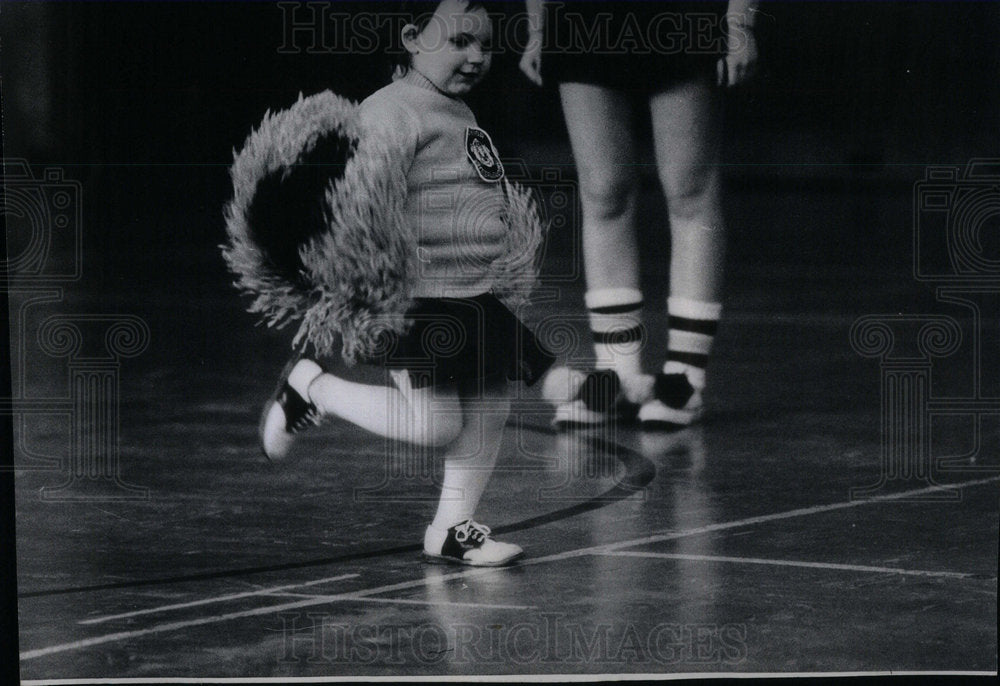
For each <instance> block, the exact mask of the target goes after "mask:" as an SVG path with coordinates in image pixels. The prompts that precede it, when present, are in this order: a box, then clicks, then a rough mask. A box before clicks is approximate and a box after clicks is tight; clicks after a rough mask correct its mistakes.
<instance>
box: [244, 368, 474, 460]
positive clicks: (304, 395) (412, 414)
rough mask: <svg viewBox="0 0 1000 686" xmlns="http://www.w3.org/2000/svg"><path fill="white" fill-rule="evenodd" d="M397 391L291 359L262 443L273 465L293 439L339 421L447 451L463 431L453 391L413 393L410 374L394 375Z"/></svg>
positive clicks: (267, 411) (270, 409) (268, 408)
mask: <svg viewBox="0 0 1000 686" xmlns="http://www.w3.org/2000/svg"><path fill="white" fill-rule="evenodd" d="M392 376H393V380H394V381H395V383H396V387H395V388H394V387H392V386H375V385H370V384H361V383H356V382H353V381H348V380H346V379H342V378H340V377H338V376H334V375H333V374H329V373H327V372H325V371H323V368H322V367H320V366H319V364H317V363H316V362H314V361H313V360H310V359H308V358H302V359H299V360H293V361H292V362H291V363H289V365H288V366H287V367H286V368H285V371H284V372H283V374H282V378H281V381H280V382H279V384H278V390H277V391H276V393H275V395H274V396H273V397H272V398H271V400H270V401H269V402H268V404H267V405H265V407H264V414H263V417H262V419H261V426H260V438H261V447H262V449H263V451H264V454H265V455H267V457H268V458H269V459H271V460H280V459H282V458H284V457H285V456H286V455H287V454H288V451H289V450H290V449H291V446H292V443H293V442H294V440H295V434H297V433H298V432H300V431H302V430H303V429H305V428H307V427H308V426H310V425H313V424H317V423H319V421H320V420H321V418H323V417H325V416H331V415H332V416H336V417H340V418H341V419H345V420H347V421H349V422H351V423H352V424H356V425H357V426H360V427H361V428H363V429H366V430H368V431H371V432H372V433H375V434H378V435H380V436H386V437H388V438H391V439H394V440H399V441H405V442H407V443H415V444H418V445H427V446H444V445H447V444H449V443H451V442H452V441H454V440H455V439H456V437H457V436H458V435H459V432H460V431H461V429H462V414H461V408H460V406H459V403H458V391H457V389H456V388H455V387H454V386H451V387H447V386H445V387H440V386H439V387H436V388H433V387H432V388H419V389H417V388H413V387H412V386H411V385H410V380H409V375H408V374H407V372H406V371H403V370H400V371H394V372H392Z"/></svg>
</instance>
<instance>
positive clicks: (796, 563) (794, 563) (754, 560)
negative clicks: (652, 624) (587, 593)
mask: <svg viewBox="0 0 1000 686" xmlns="http://www.w3.org/2000/svg"><path fill="white" fill-rule="evenodd" d="M596 554H597V555H604V556H608V557H649V558H658V559H661V560H692V561H695V562H733V563H736V564H751V565H775V566H778V567H807V568H810V569H831V570H841V571H848V572H872V573H876V574H904V575H907V576H929V577H945V578H951V579H972V578H981V577H980V576H979V575H977V574H968V573H966V572H947V571H929V570H924V569H902V568H900V567H871V566H868V565H845V564H838V563H836V562H804V561H801V560H775V559H768V558H763V557H727V556H724V555H687V554H683V553H651V552H646V551H644V550H617V551H609V552H601V553H596Z"/></svg>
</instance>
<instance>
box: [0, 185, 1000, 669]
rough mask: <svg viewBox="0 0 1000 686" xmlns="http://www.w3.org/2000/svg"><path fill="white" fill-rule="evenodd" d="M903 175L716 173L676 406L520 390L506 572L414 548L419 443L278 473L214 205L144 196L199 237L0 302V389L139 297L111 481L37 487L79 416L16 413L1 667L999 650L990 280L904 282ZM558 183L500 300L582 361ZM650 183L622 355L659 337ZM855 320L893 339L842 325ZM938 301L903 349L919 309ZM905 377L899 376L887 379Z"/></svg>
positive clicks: (62, 362) (49, 380)
mask: <svg viewBox="0 0 1000 686" xmlns="http://www.w3.org/2000/svg"><path fill="white" fill-rule="evenodd" d="M910 172H912V174H911V173H910ZM109 173H111V174H114V173H131V172H129V171H128V170H119V171H118V172H115V171H113V170H112V171H111V172H109ZM162 173H163V174H164V175H165V176H166V177H168V178H165V179H164V183H166V184H167V187H169V184H170V182H171V178H169V177H170V175H171V174H176V175H177V177H178V178H177V179H173V180H174V181H178V182H179V177H180V176H181V175H182V174H183V173H184V172H183V170H174V171H171V170H164V171H162ZM899 176H901V177H902V178H903V180H902V181H900V182H895V181H884V180H882V181H878V182H874V181H869V180H865V179H863V178H834V177H831V178H827V179H822V178H821V179H818V180H814V181H811V182H796V181H793V180H790V179H784V180H783V179H779V178H773V179H767V178H763V177H762V178H757V179H756V180H754V179H750V180H745V179H744V180H743V181H739V182H731V183H730V191H729V194H728V196H727V210H728V212H729V215H730V217H731V220H730V230H731V234H732V241H731V248H730V251H729V256H728V286H727V296H726V300H725V309H724V318H723V320H722V322H721V325H720V329H719V334H718V337H717V339H716V345H715V349H714V353H713V357H712V361H711V365H710V368H709V389H708V392H707V403H708V407H709V408H710V413H709V415H708V417H707V419H706V421H705V422H704V423H703V424H701V425H699V426H697V427H694V428H690V429H687V430H684V431H679V432H674V433H666V432H641V431H639V430H637V429H636V428H635V427H634V426H631V425H628V424H626V423H617V424H613V425H610V426H607V427H604V428H601V429H591V430H581V431H569V432H559V431H556V430H554V429H553V428H552V427H551V426H550V420H551V412H550V411H549V410H548V409H547V408H546V406H545V405H544V403H542V402H541V399H540V397H539V390H538V389H537V388H529V389H521V390H519V394H520V395H519V396H518V398H517V400H516V401H515V403H514V411H513V413H512V416H511V419H510V422H509V424H508V429H507V434H506V437H505V442H504V446H503V450H502V453H501V456H500V460H499V464H498V467H497V470H496V472H495V473H494V475H493V477H492V480H491V482H490V485H489V487H488V489H487V492H486V495H485V497H484V500H483V502H482V504H481V505H480V509H479V512H478V519H479V520H480V521H482V522H483V523H486V524H488V525H490V526H491V527H493V529H494V532H495V533H496V534H497V535H498V537H499V538H500V539H501V540H510V541H513V542H516V543H518V544H520V545H521V546H522V547H523V548H524V549H525V551H526V557H525V558H524V559H523V560H522V561H521V562H520V563H518V564H516V565H515V566H513V567H510V568H504V569H487V570H483V569H470V568H461V567H442V566H436V565H430V564H427V563H424V562H423V561H421V559H420V555H419V550H420V547H421V546H420V543H421V540H422V535H423V530H424V527H425V526H426V525H427V523H428V521H429V520H430V518H431V516H432V514H433V509H434V505H435V500H436V497H437V489H438V486H437V480H438V479H439V478H440V464H439V463H438V461H437V460H436V459H435V457H434V455H433V454H424V453H421V452H420V451H417V450H412V449H405V448H401V447H400V446H392V445H389V444H387V443H386V442H385V441H383V440H381V439H374V438H373V437H372V436H370V435H368V434H366V433H364V432H363V431H361V430H359V429H356V428H355V427H352V426H350V425H347V424H345V423H343V422H338V421H330V422H328V423H326V424H325V425H324V426H323V427H321V428H319V429H316V430H313V431H311V432H310V433H308V434H306V435H304V436H303V438H302V439H301V441H300V443H298V444H297V445H296V447H295V451H294V459H292V460H290V461H288V462H287V463H283V464H280V465H272V464H270V463H268V462H266V460H265V459H264V458H263V457H262V456H261V455H260V452H259V449H258V447H257V419H258V412H259V410H260V407H261V404H262V402H263V401H264V399H265V398H266V397H267V396H268V395H269V394H270V392H271V390H272V387H273V384H274V382H275V379H276V375H277V374H278V372H279V370H280V369H281V368H282V366H283V365H284V363H285V361H286V359H287V356H288V354H289V340H290V334H289V333H288V332H275V331H270V330H267V329H265V328H262V327H255V326H254V320H253V318H252V317H251V316H250V315H248V314H246V313H245V312H244V311H243V309H242V305H243V304H245V303H243V302H241V301H240V300H239V298H238V297H237V296H236V294H235V292H234V291H233V289H232V288H231V287H230V286H229V281H230V279H229V277H228V276H227V275H226V273H225V272H224V269H223V266H222V262H221V258H220V257H219V254H218V251H217V250H216V249H214V247H213V245H214V243H217V242H221V219H220V213H219V208H216V207H212V208H207V209H206V208H190V209H188V210H183V211H180V212H178V213H177V214H174V215H166V216H162V217H159V218H158V219H157V220H156V221H158V222H161V223H162V226H163V230H162V232H163V233H164V234H166V233H167V232H168V231H169V228H170V227H171V226H172V225H173V224H174V223H176V222H189V223H190V222H194V223H197V224H200V225H203V226H204V234H205V235H207V236H210V237H211V239H210V240H209V241H205V242H203V244H199V245H172V244H170V243H169V240H167V239H160V242H159V243H157V244H156V245H154V246H153V248H152V249H150V250H148V251H147V250H143V249H142V248H141V246H138V245H135V244H130V243H129V242H128V239H123V240H124V241H125V242H124V243H121V244H104V245H101V244H98V245H94V244H91V245H87V246H85V248H86V252H85V256H84V261H83V267H84V271H85V278H83V279H82V280H81V281H79V282H78V283H73V284H69V285H67V286H65V290H64V292H62V293H61V295H59V296H58V297H56V298H54V299H52V300H50V301H49V302H44V301H36V302H34V303H33V304H31V303H29V302H28V300H29V299H30V297H35V296H32V295H31V294H30V293H27V291H25V292H24V293H20V294H19V292H18V291H16V290H15V291H14V292H13V293H12V299H11V302H12V322H13V321H14V317H15V316H16V317H18V320H17V321H18V322H19V324H18V325H19V326H21V325H22V324H23V327H24V328H23V329H18V330H17V331H15V333H17V332H18V331H20V332H21V333H20V334H18V335H21V338H20V339H19V340H18V341H15V343H16V345H15V347H14V354H15V359H17V360H21V361H22V365H21V366H20V369H21V370H22V371H23V372H24V373H25V374H26V376H25V377H24V389H25V396H26V397H28V396H30V397H35V398H45V397H69V395H68V394H69V393H70V390H67V388H68V387H67V374H68V373H70V372H72V371H73V370H72V369H70V367H71V366H72V364H73V362H72V360H69V361H67V359H66V358H65V357H63V358H57V357H53V356H52V355H51V354H49V353H51V352H52V350H51V347H52V346H49V353H46V352H45V351H43V350H42V349H41V348H40V346H39V342H38V337H37V336H35V334H34V333H32V332H34V331H36V330H38V329H39V328H40V327H42V326H43V322H45V321H46V320H47V318H49V317H50V316H52V315H53V314H59V313H66V312H71V313H115V314H116V316H117V315H121V314H127V315H130V316H134V317H136V318H138V319H139V320H141V321H142V322H144V324H145V326H146V327H148V335H149V344H148V347H146V348H145V349H144V350H142V351H141V352H139V353H137V354H135V355H134V356H133V357H128V358H125V357H122V358H120V359H117V360H116V361H115V362H114V364H113V365H111V367H110V368H107V369H105V373H107V374H113V375H115V378H116V379H117V381H116V382H115V383H116V384H117V385H116V386H115V388H114V391H115V392H116V393H117V412H118V416H117V418H116V419H114V418H113V420H112V421H111V422H110V423H109V424H108V423H106V424H105V425H106V426H111V425H114V426H117V427H118V431H119V434H118V437H117V445H118V446H119V449H118V452H117V456H116V459H117V464H116V465H115V464H112V465H111V468H113V470H114V471H116V472H117V474H118V477H119V479H118V482H116V483H111V482H108V481H107V480H105V482H104V483H99V484H97V485H99V486H101V487H103V488H104V489H105V490H104V491H101V492H98V491H95V490H93V488H92V487H93V486H94V483H91V482H92V481H94V480H88V479H85V478H81V479H77V480H75V481H73V480H70V482H69V484H68V486H67V487H66V488H60V486H61V485H62V484H63V483H64V482H66V481H67V478H68V475H69V472H68V466H67V464H66V461H65V460H63V461H62V462H60V460H59V459H57V458H58V457H59V456H61V455H66V454H67V446H68V445H69V441H70V438H69V437H70V436H71V424H72V422H71V416H72V415H71V413H72V412H73V411H74V410H72V409H69V406H66V407H63V406H60V408H62V409H59V408H56V409H51V408H50V409H49V410H48V411H45V408H44V407H42V406H41V405H44V403H42V404H41V405H39V406H38V407H35V410H33V412H32V413H24V414H22V415H21V416H20V418H19V419H18V424H17V425H16V426H17V432H16V438H17V441H18V446H19V452H18V454H17V456H16V459H17V465H18V467H19V469H18V471H17V473H16V489H17V490H16V508H17V541H16V544H17V562H18V589H19V618H20V627H21V629H20V651H21V674H22V678H24V679H26V680H29V681H30V680H41V681H45V680H54V679H64V678H91V679H93V678H102V679H106V678H128V677H136V678H153V677H166V678H182V677H189V678H196V677H250V676H259V677H320V676H344V677H348V676H358V677H367V676H400V675H414V676H431V675H452V676H455V675H485V674H575V675H579V674H588V675H593V674H625V673H629V674H678V673H694V672H698V673H701V672H714V673H737V672H738V673H771V672H782V673H787V672H796V673H799V672H840V673H843V672H888V671H890V670H891V671H892V672H894V673H898V672H901V671H902V672H905V671H935V672H953V671H958V672H976V673H989V672H995V671H996V670H997V621H996V620H997V556H998V548H997V542H998V535H1000V534H998V523H1000V517H998V498H997V484H998V482H1000V459H998V457H1000V456H998V452H1000V451H998V446H1000V420H998V416H1000V410H998V409H997V401H996V400H995V399H996V398H997V397H1000V378H997V377H998V376H1000V375H997V374H996V372H997V369H996V368H995V365H996V361H993V360H991V359H989V356H987V355H984V354H983V353H984V351H988V350H990V349H993V350H995V349H996V348H995V345H996V342H997V340H996V337H997V320H996V313H997V312H1000V307H996V304H997V300H998V298H1000V293H998V292H995V291H990V290H989V289H984V288H982V287H980V288H978V290H976V289H972V290H971V291H969V292H968V293H966V295H965V296H962V295H961V294H959V295H955V293H952V294H951V296H948V297H945V294H944V293H943V292H941V291H939V290H938V284H936V283H933V282H932V281H928V280H918V278H917V277H916V275H915V270H914V268H913V231H914V229H913V226H914V217H913V212H914V209H913V207H914V205H913V193H914V186H913V183H914V182H916V181H919V180H920V179H921V178H922V177H923V169H922V168H920V169H913V170H903V171H902V173H901V174H899ZM910 177H912V178H910ZM104 183H105V184H107V185H108V186H109V187H110V186H112V185H113V179H105V180H104ZM571 186H572V184H570V187H571ZM563 190H564V189H563ZM563 190H560V187H556V186H552V187H547V188H544V189H542V192H543V193H544V194H545V198H546V205H547V208H548V211H549V212H550V213H551V214H552V216H553V218H554V219H557V220H558V221H557V222H556V223H555V225H556V226H557V227H559V226H561V227H563V228H561V229H558V230H554V231H553V234H552V236H551V240H550V243H549V245H548V249H547V252H546V258H545V263H544V269H543V272H544V275H545V283H544V287H543V289H542V292H541V294H540V297H539V303H538V305H537V306H535V307H534V308H532V309H531V310H530V313H529V315H528V319H529V320H530V321H532V322H533V323H534V324H535V325H537V326H538V327H539V330H540V332H541V334H543V335H546V334H545V332H546V331H548V332H549V333H548V334H547V335H550V336H552V337H553V338H551V339H550V342H552V344H553V345H556V344H557V343H558V345H559V346H562V347H561V352H562V353H563V354H564V356H565V358H566V359H567V360H568V361H571V362H578V363H585V362H586V354H587V350H586V348H587V347H588V346H587V345H586V343H585V341H586V336H585V335H584V334H585V319H584V317H583V316H582V312H583V307H582V293H583V286H582V279H581V278H580V265H579V250H578V247H577V242H576V241H575V240H574V238H573V234H572V232H573V230H575V228H574V227H575V221H576V218H575V216H574V215H573V213H574V210H573V208H572V203H566V202H565V199H566V198H565V196H564V195H561V193H563ZM653 191H654V188H653V186H652V185H651V184H649V185H648V188H647V193H646V194H645V197H644V200H643V212H642V216H643V217H644V218H645V219H644V224H645V225H644V227H643V235H644V236H645V238H644V241H645V245H644V252H643V254H644V262H645V264H644V267H645V269H644V272H645V274H646V276H647V277H648V283H645V284H644V288H645V292H646V294H647V321H648V325H649V328H650V331H651V333H652V339H653V340H652V341H651V342H650V345H649V347H648V349H647V351H646V353H647V357H648V366H649V368H650V369H652V367H653V365H654V364H655V363H656V360H657V358H658V357H659V355H660V351H662V350H663V349H664V348H665V344H666V333H665V317H664V316H663V313H662V309H663V308H662V307H659V306H657V303H662V302H663V300H664V297H665V295H666V294H665V291H664V285H663V281H662V276H663V272H664V271H665V270H664V269H663V267H662V265H665V264H666V263H667V262H666V260H667V250H666V248H665V247H664V246H662V245H660V244H657V242H656V233H657V231H656V221H657V218H659V217H662V210H663V208H662V206H661V205H660V204H659V201H658V200H657V196H656V194H655V193H654V192H653ZM177 207H185V205H183V204H182V203H179V204H178V205H177ZM123 221H124V220H123ZM144 221H145V219H144ZM107 228H108V229H109V230H108V232H107V233H108V235H119V236H127V234H128V225H127V224H123V225H122V226H120V227H114V226H112V227H107ZM970 293H971V295H970ZM962 297H967V298H969V299H971V300H973V301H975V302H976V303H978V307H979V310H978V312H979V313H980V316H981V318H980V319H977V318H975V317H974V316H973V314H974V313H975V312H977V310H975V309H974V308H972V307H970V306H968V305H963V304H962V302H959V301H960V300H961V299H962ZM59 298H61V300H60V299H59ZM14 313H17V314H16V315H15V314H14ZM102 316H105V315H102ZM106 316H111V315H106ZM862 317H868V318H869V320H871V321H876V322H882V324H881V326H883V327H889V328H890V329H892V330H893V334H894V335H895V338H896V345H898V346H899V349H898V350H896V351H895V352H892V351H889V352H885V353H884V355H883V356H882V357H881V358H880V357H878V356H877V355H876V353H877V352H878V350H876V349H877V348H878V347H879V340H882V339H879V338H878V337H879V335H881V334H878V333H877V332H876V333H869V334H867V336H868V338H866V337H865V336H862V335H861V334H860V333H859V332H860V331H861V329H860V328H859V329H856V330H855V336H854V337H853V339H852V326H854V325H855V323H856V322H858V321H859V320H860V319H861V318H862ZM942 321H943V322H944V324H942V325H941V326H943V327H944V328H943V329H941V330H940V331H938V334H939V335H938V340H936V342H934V341H932V344H927V341H926V340H924V333H925V332H921V331H920V330H919V329H921V327H923V326H924V324H926V323H927V322H932V323H933V322H938V323H940V322H942ZM90 324H93V322H88V324H87V325H88V326H89V325H90ZM567 325H568V326H569V329H566V328H565V327H566V326H567ZM949 327H951V328H949ZM876 329H878V331H882V332H884V328H878V327H876ZM88 331H89V329H88ZM560 331H561V332H562V334H559V332H560ZM567 331H570V332H575V334H576V335H570V333H567ZM941 331H944V333H941ZM24 332H28V333H24ZM949 332H950V333H949ZM557 334H559V335H557ZM88 335H89V334H88ZM93 335H95V336H98V338H97V343H98V344H99V343H100V342H101V341H102V340H104V339H103V338H100V334H93ZM872 337H874V338H872ZM942 337H943V339H947V340H943V339H942ZM918 339H920V340H918ZM88 340H89V339H88ZM852 341H853V342H852ZM920 341H923V344H925V345H924V347H923V348H921V350H923V351H924V352H927V350H928V348H927V345H930V347H931V348H934V350H931V351H930V353H927V354H925V355H924V356H923V357H921V355H920V354H919V351H918V352H914V351H917V348H918V343H919V342H920ZM935 346H937V347H936V348H935ZM991 346H992V347H991ZM935 350H936V352H937V353H938V354H931V353H934V352H935ZM861 352H867V353H869V356H865V355H862V354H861ZM900 360H902V361H900ZM914 360H917V362H916V363H915V362H914ZM920 360H923V362H920ZM907 361H909V362H907ZM907 364H909V365H910V366H909V367H907ZM991 365H993V366H991ZM108 369H110V371H108ZM350 373H351V374H354V375H356V376H357V377H358V378H368V379H370V380H372V381H373V382H381V380H382V376H381V372H379V371H375V370H366V369H355V370H350ZM907 374H909V375H910V376H909V377H907V378H909V379H916V378H918V377H919V379H923V381H919V380H918V381H915V382H914V383H917V384H918V386H919V384H920V383H924V384H925V385H923V386H919V388H920V389H922V391H921V392H922V393H923V395H920V394H919V393H918V392H917V391H915V390H913V389H912V388H910V389H909V390H907V389H906V388H903V389H902V390H900V387H899V386H897V385H896V381H898V380H899V379H901V378H903V377H906V375H907ZM894 375H895V376H894ZM900 383H904V382H903V381H900ZM907 393H909V394H910V395H907ZM904 396H905V397H904ZM102 397H104V396H102ZM984 398H985V399H986V400H983V399H984ZM990 398H993V399H994V400H992V401H991V400H989V399H990ZM91 401H93V399H91ZM102 402H103V401H102ZM906 402H909V403H910V405H909V406H904V405H905V403H906ZM963 403H964V404H963ZM990 403H992V405H991V404H990ZM901 406H903V407H902V409H900V407H901ZM907 407H908V408H909V409H907ZM914 408H915V409H914ZM983 408H986V409H985V410H984V409H983ZM990 408H992V409H990ZM109 411H110V412H112V413H113V412H114V410H109ZM909 420H912V421H911V422H910V423H907V422H908V421H909ZM53 456H54V457H53ZM98 481H100V480H98ZM41 489H45V490H41Z"/></svg>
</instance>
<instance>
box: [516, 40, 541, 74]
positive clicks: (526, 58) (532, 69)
mask: <svg viewBox="0 0 1000 686" xmlns="http://www.w3.org/2000/svg"><path fill="white" fill-rule="evenodd" d="M520 67H521V71H522V72H524V75H525V76H527V77H528V80H530V81H531V82H532V83H533V84H535V85H536V86H541V85H542V36H541V34H532V35H531V37H530V38H529V39H528V45H527V47H525V49H524V55H522V56H521V63H520Z"/></svg>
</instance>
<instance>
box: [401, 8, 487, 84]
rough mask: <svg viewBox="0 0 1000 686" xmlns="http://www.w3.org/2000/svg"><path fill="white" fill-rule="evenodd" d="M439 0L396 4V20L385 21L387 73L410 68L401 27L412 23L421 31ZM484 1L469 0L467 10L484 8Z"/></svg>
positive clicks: (432, 14)
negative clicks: (386, 25)
mask: <svg viewBox="0 0 1000 686" xmlns="http://www.w3.org/2000/svg"><path fill="white" fill-rule="evenodd" d="M440 4H441V0H403V1H402V2H399V3H397V4H396V8H395V9H396V14H395V15H394V19H397V21H390V22H387V24H388V26H389V36H388V41H387V44H388V46H389V51H388V52H389V74H390V75H392V74H395V73H396V72H399V73H400V74H406V72H407V71H409V69H410V53H409V52H407V51H406V48H405V47H404V46H403V37H402V35H401V34H402V29H403V26H405V25H406V24H413V25H414V26H416V27H417V32H418V33H419V32H420V31H423V30H424V29H425V28H426V27H427V24H428V23H430V20H431V17H433V16H434V12H435V11H437V8H438V5H440ZM485 7H486V4H485V3H484V2H475V1H473V0H470V1H469V2H468V3H467V5H466V9H467V10H474V9H479V8H485Z"/></svg>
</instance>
